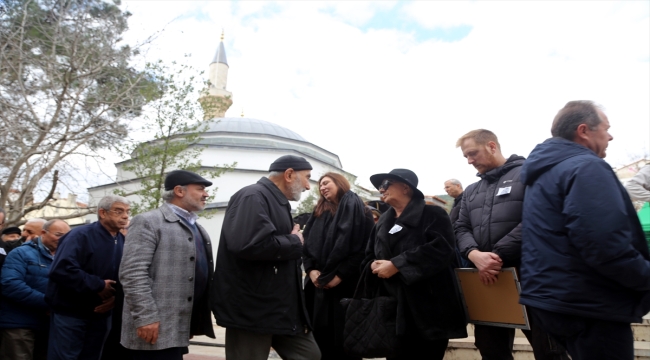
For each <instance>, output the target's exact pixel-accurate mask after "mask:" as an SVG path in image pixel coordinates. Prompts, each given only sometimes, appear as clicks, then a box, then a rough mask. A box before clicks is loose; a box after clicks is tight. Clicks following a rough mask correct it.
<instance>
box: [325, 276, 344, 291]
mask: <svg viewBox="0 0 650 360" xmlns="http://www.w3.org/2000/svg"><path fill="white" fill-rule="evenodd" d="M340 283H341V278H340V277H339V276H338V275H334V279H332V280H331V281H330V282H328V283H327V285H325V286H323V288H325V289H331V288H333V287H335V286H336V285H338V284H340Z"/></svg>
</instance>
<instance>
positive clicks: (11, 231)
mask: <svg viewBox="0 0 650 360" xmlns="http://www.w3.org/2000/svg"><path fill="white" fill-rule="evenodd" d="M22 232H23V231H22V230H20V228H19V227H15V226H11V227H8V228H6V229H4V230H2V234H1V235H9V234H18V235H20V234H22Z"/></svg>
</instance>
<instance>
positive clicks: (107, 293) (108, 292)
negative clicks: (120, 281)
mask: <svg viewBox="0 0 650 360" xmlns="http://www.w3.org/2000/svg"><path fill="white" fill-rule="evenodd" d="M113 284H115V281H113V280H108V279H107V280H104V288H103V289H102V291H100V292H99V293H98V294H99V297H100V298H102V300H106V299H108V298H109V297H111V296H113V295H114V294H115V289H113Z"/></svg>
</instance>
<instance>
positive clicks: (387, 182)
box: [379, 179, 395, 190]
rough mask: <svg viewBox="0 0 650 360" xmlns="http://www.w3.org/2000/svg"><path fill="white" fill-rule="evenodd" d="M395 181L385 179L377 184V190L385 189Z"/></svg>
mask: <svg viewBox="0 0 650 360" xmlns="http://www.w3.org/2000/svg"><path fill="white" fill-rule="evenodd" d="M394 183H395V182H394V181H393V180H389V179H386V180H384V181H383V182H382V183H381V185H379V190H386V189H388V187H389V186H391V185H393V184H394Z"/></svg>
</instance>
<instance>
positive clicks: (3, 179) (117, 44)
mask: <svg viewBox="0 0 650 360" xmlns="http://www.w3.org/2000/svg"><path fill="white" fill-rule="evenodd" d="M118 5H119V2H117V1H115V2H110V1H104V0H3V4H2V11H1V12H0V128H1V129H2V130H3V131H2V132H1V133H0V144H1V145H2V149H3V151H2V153H0V206H3V207H6V209H7V210H8V213H7V221H6V222H7V224H8V225H9V224H18V223H20V222H21V221H22V220H21V219H22V217H23V216H24V215H25V214H26V213H28V212H30V211H33V210H38V209H40V208H42V207H44V206H45V205H46V204H47V203H48V202H49V200H50V199H52V195H53V194H54V192H55V190H56V187H57V183H58V184H59V185H63V186H64V187H68V188H73V187H74V186H70V185H69V184H67V183H66V181H69V182H71V183H74V181H75V179H74V175H71V174H72V173H74V172H75V171H76V170H77V169H78V168H77V166H79V164H83V163H84V161H83V160H84V159H83V157H86V158H88V157H100V156H99V154H98V152H99V151H105V150H106V149H110V148H112V147H113V146H114V145H116V144H118V143H119V142H120V141H121V140H122V139H124V138H125V137H127V136H128V123H129V121H130V120H132V119H134V118H136V117H138V116H139V115H140V114H141V110H142V107H143V106H144V105H145V104H146V103H147V102H148V101H150V100H152V99H153V98H154V97H155V96H148V95H146V94H147V92H150V88H151V86H152V84H151V79H149V78H148V77H147V76H146V75H147V74H146V73H144V72H142V71H139V70H137V69H134V68H132V67H131V65H130V64H131V63H133V61H134V60H135V59H136V57H137V56H138V54H139V52H138V50H137V49H134V48H132V47H130V46H128V45H125V44H123V43H122V36H123V34H124V32H125V31H127V20H128V17H129V16H130V14H129V13H128V12H123V11H121V10H120V8H119V7H118ZM68 158H74V159H75V160H69V159H68ZM80 158H81V161H80ZM57 171H58V173H57ZM59 175H60V176H59ZM35 199H39V201H36V200H35ZM40 199H42V200H40ZM84 211H86V212H87V211H88V210H84ZM84 214H85V213H81V212H80V213H79V214H77V215H76V216H79V215H84Z"/></svg>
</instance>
